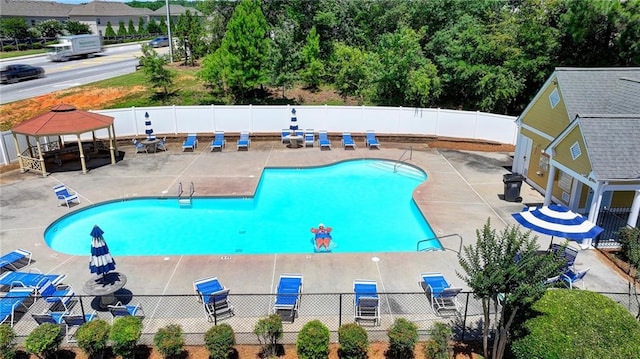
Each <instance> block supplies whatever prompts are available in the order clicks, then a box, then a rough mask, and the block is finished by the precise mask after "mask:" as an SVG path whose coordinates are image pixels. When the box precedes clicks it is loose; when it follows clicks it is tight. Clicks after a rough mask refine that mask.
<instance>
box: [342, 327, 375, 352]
mask: <svg viewBox="0 0 640 359" xmlns="http://www.w3.org/2000/svg"><path fill="white" fill-rule="evenodd" d="M338 342H339V343H340V349H338V354H339V355H340V358H342V359H366V358H367V352H368V351H369V338H368V337H367V331H366V330H364V328H362V327H361V326H359V325H358V324H356V323H349V324H344V325H341V326H340V328H338Z"/></svg>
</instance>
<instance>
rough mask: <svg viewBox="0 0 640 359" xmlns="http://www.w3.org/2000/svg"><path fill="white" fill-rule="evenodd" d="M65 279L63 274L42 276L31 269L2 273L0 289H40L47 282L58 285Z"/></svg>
mask: <svg viewBox="0 0 640 359" xmlns="http://www.w3.org/2000/svg"><path fill="white" fill-rule="evenodd" d="M64 278H65V275H64V274H42V272H40V270H38V269H36V268H31V270H29V271H28V272H19V271H16V272H4V273H2V275H0V287H5V286H6V287H11V288H13V287H25V288H35V289H37V288H40V287H42V286H43V285H44V284H45V283H46V282H47V281H49V282H51V283H53V284H54V285H55V284H59V283H60V282H62V280H63V279H64Z"/></svg>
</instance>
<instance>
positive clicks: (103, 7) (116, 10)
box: [69, 1, 153, 16]
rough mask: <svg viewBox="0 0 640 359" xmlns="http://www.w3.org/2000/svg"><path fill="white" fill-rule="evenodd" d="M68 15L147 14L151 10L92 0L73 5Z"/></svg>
mask: <svg viewBox="0 0 640 359" xmlns="http://www.w3.org/2000/svg"><path fill="white" fill-rule="evenodd" d="M69 15H70V16H147V15H153V11H152V10H151V9H147V8H135V7H131V6H129V5H127V4H124V3H121V2H114V1H92V2H90V3H88V4H84V5H78V6H75V7H74V8H73V9H72V10H71V12H70V13H69Z"/></svg>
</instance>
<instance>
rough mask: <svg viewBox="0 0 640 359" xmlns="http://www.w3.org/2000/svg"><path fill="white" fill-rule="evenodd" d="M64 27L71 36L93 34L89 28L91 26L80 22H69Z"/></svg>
mask: <svg viewBox="0 0 640 359" xmlns="http://www.w3.org/2000/svg"><path fill="white" fill-rule="evenodd" d="M64 27H65V29H66V30H67V32H68V33H69V34H70V35H82V34H90V33H91V28H89V25H87V24H83V23H81V22H79V21H67V23H66V24H64Z"/></svg>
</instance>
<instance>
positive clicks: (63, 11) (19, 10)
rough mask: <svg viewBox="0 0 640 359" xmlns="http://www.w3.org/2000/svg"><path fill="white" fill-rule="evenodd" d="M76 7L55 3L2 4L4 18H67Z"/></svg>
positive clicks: (7, 0) (17, 0)
mask: <svg viewBox="0 0 640 359" xmlns="http://www.w3.org/2000/svg"><path fill="white" fill-rule="evenodd" d="M75 6H76V5H70V4H61V3H57V2H53V1H25V0H2V1H1V2H0V8H1V9H2V16H3V17H7V16H19V17H48V18H56V17H67V15H68V14H69V12H70V11H71V9H73V8H74V7H75Z"/></svg>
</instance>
